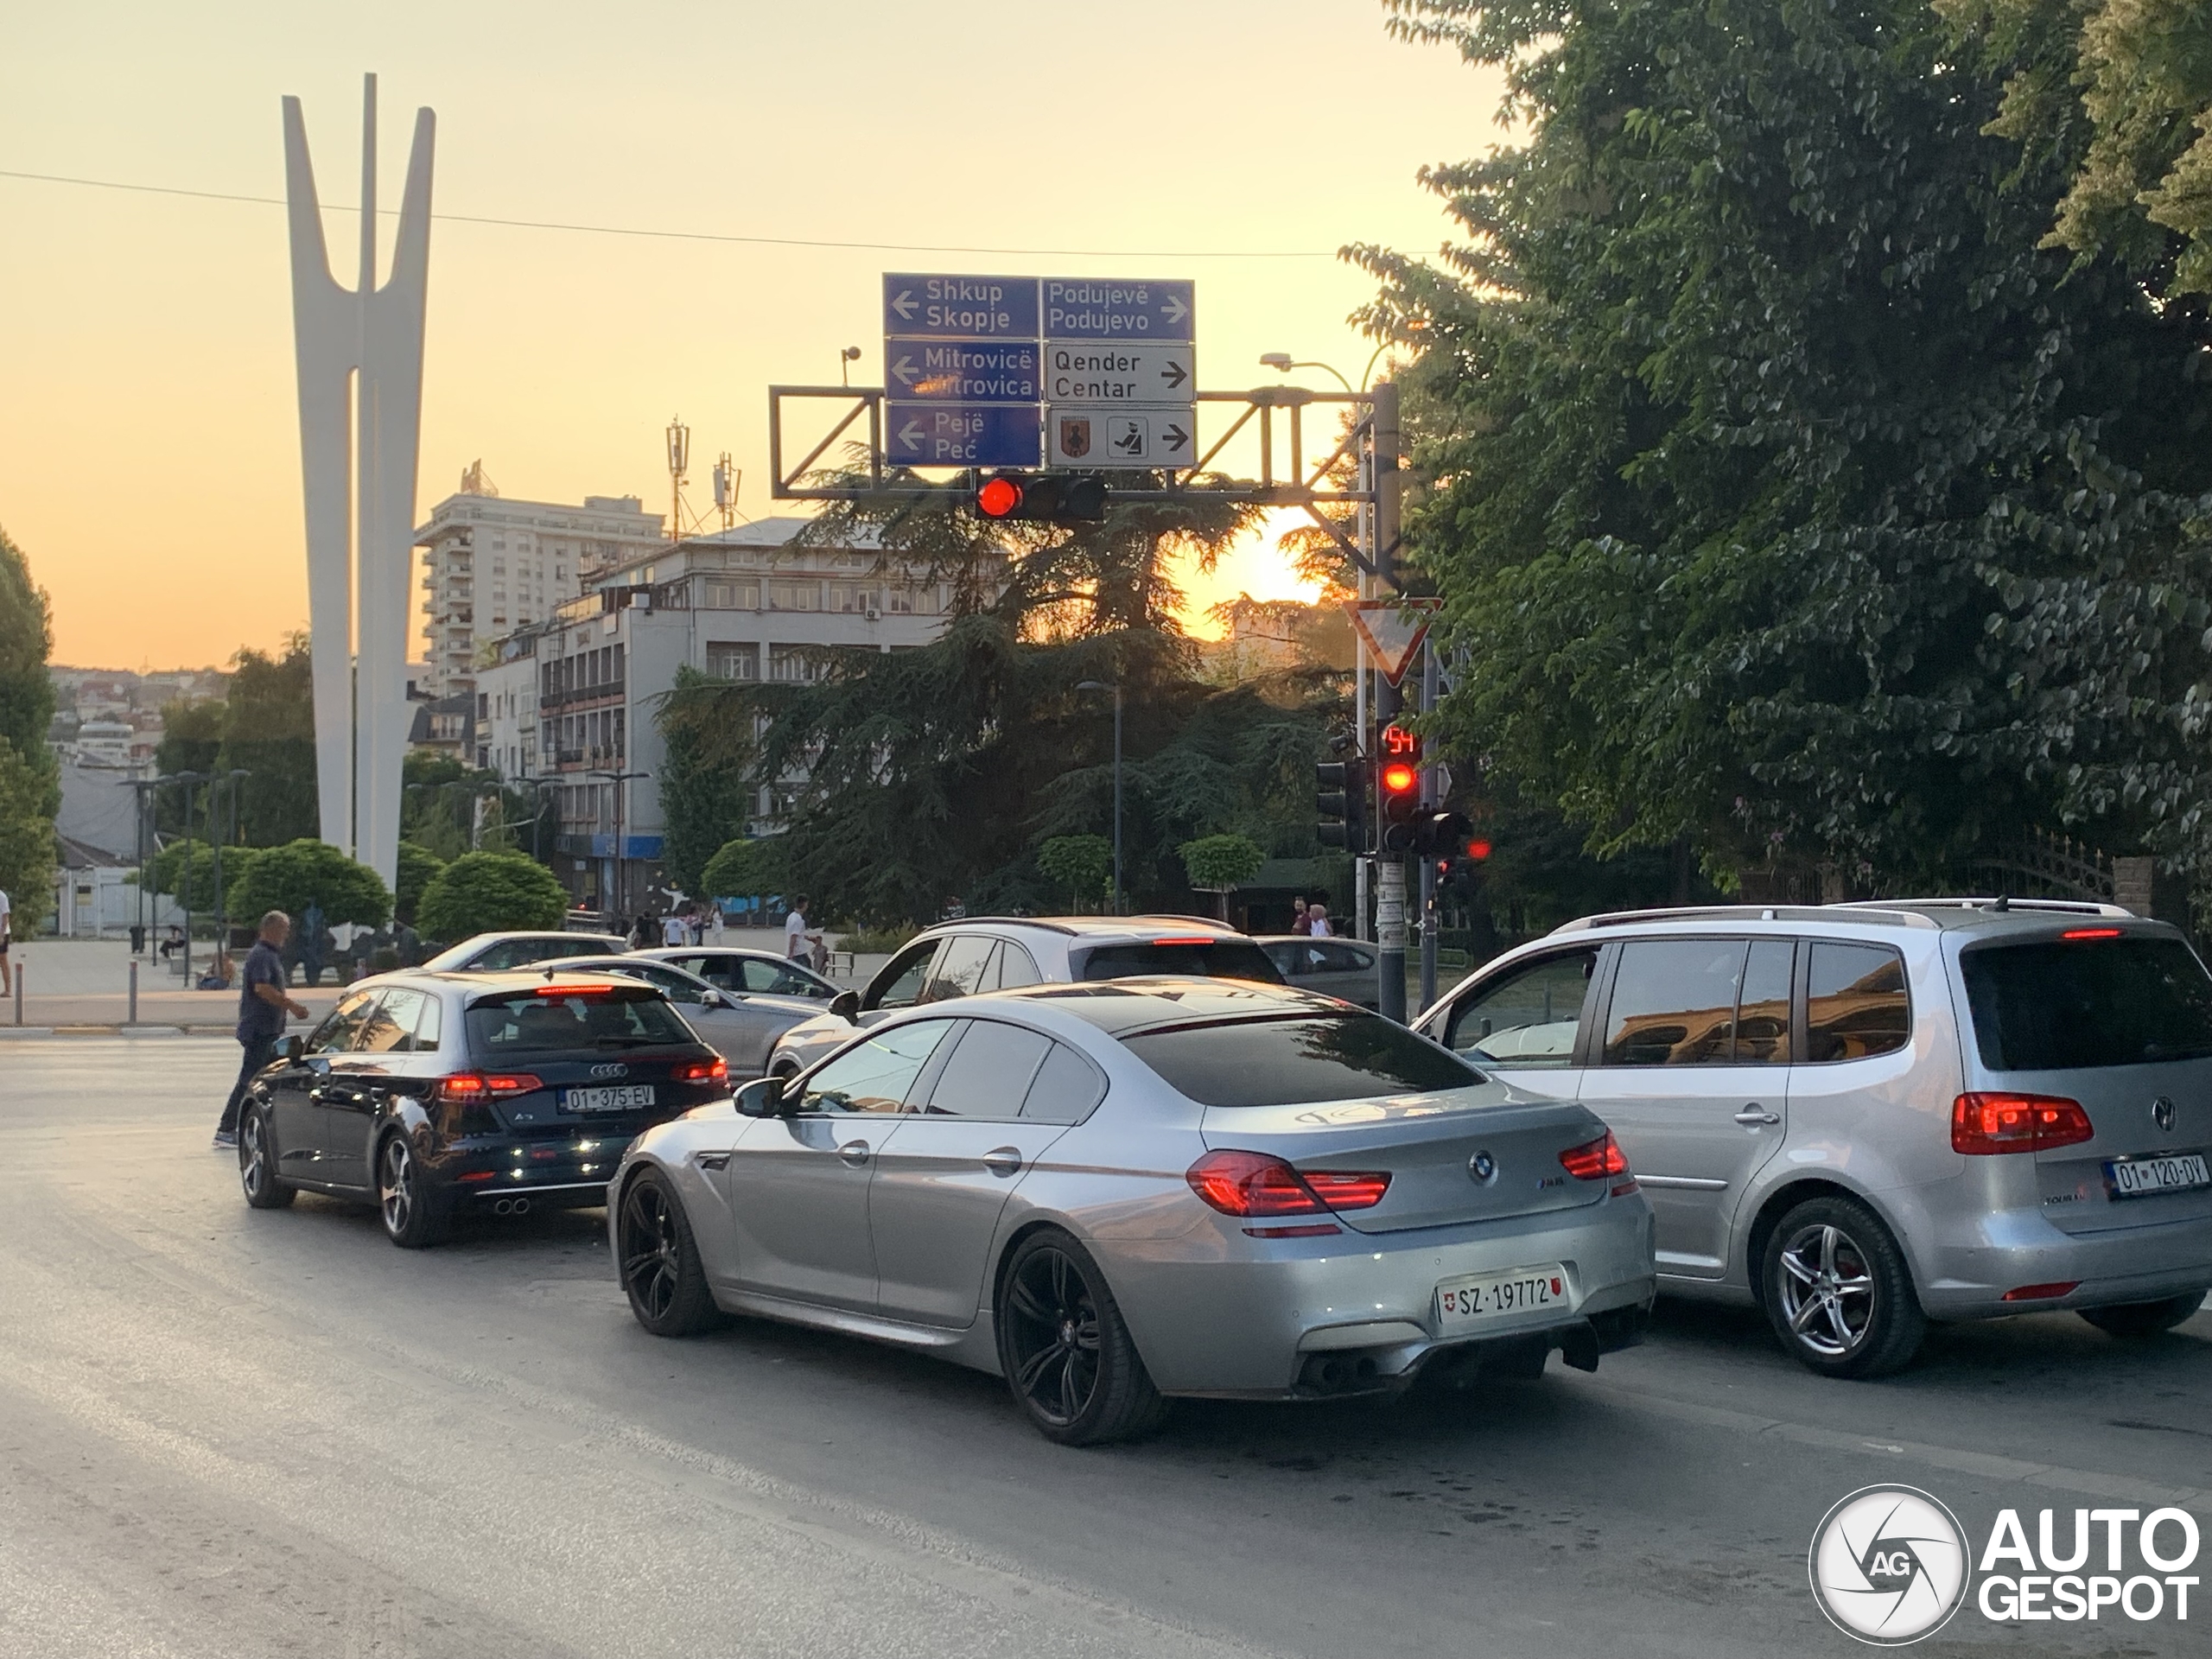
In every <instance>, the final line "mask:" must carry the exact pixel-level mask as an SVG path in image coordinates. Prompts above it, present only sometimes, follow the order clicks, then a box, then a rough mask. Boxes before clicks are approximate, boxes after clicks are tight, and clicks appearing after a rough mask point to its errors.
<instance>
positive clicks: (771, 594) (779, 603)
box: [768, 582, 822, 611]
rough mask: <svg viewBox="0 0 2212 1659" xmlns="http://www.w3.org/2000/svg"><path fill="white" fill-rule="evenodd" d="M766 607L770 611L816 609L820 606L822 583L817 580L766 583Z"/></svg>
mask: <svg viewBox="0 0 2212 1659" xmlns="http://www.w3.org/2000/svg"><path fill="white" fill-rule="evenodd" d="M768 608H769V609H770V610H772V611H818V610H820V609H821V608H822V584H821V583H820V582H770V583H769V584H768Z"/></svg>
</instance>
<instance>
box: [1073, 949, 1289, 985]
mask: <svg viewBox="0 0 2212 1659" xmlns="http://www.w3.org/2000/svg"><path fill="white" fill-rule="evenodd" d="M1145 974H1189V975H1192V976H1195V977H1197V978H1199V979H1256V980H1258V981H1259V982H1261V983H1262V985H1280V984H1281V983H1282V975H1281V972H1279V971H1278V970H1277V969H1276V967H1275V965H1274V963H1272V962H1269V961H1268V953H1267V952H1266V951H1264V950H1261V949H1260V947H1259V946H1258V945H1256V944H1253V943H1252V942H1251V940H1249V939H1194V940H1192V941H1191V942H1190V943H1188V944H1181V943H1171V944H1163V943H1162V942H1160V941H1159V940H1157V939H1148V940H1147V941H1145V942H1144V943H1143V944H1102V945H1100V946H1099V947H1098V948H1097V949H1096V950H1093V951H1092V952H1091V953H1090V955H1089V956H1087V957H1084V959H1083V964H1082V966H1081V968H1080V969H1078V970H1077V976H1078V977H1079V978H1083V979H1134V978H1136V977H1138V976H1141V975H1145Z"/></svg>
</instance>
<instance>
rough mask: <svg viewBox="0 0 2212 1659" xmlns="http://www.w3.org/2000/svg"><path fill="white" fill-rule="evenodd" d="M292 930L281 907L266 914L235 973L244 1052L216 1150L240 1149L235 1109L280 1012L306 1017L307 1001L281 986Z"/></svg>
mask: <svg viewBox="0 0 2212 1659" xmlns="http://www.w3.org/2000/svg"><path fill="white" fill-rule="evenodd" d="M291 931H292V918H290V917H289V916H287V915H286V914H285V913H284V912H283V911H281V910H272V911H270V912H269V913H268V914H267V915H265V916H264V917H263V918H261V937H260V938H257V939H256V940H255V941H254V944H253V954H252V955H251V956H250V957H247V958H246V959H245V972H244V973H243V974H241V975H240V976H238V1046H240V1047H241V1048H243V1049H245V1058H244V1059H243V1060H242V1061H241V1062H240V1063H239V1065H238V1082H237V1083H236V1084H233V1085H232V1089H231V1097H230V1099H229V1100H228V1101H227V1102H226V1103H225V1104H224V1106H223V1121H222V1122H219V1123H218V1124H217V1125H216V1126H215V1141H214V1147H215V1150H216V1151H218V1152H235V1151H236V1150H237V1149H238V1109H239V1108H240V1107H242V1106H244V1105H245V1091H246V1090H247V1088H248V1087H249V1086H251V1084H252V1082H253V1077H254V1073H256V1072H257V1071H260V1070H261V1068H262V1067H263V1066H264V1065H268V1064H269V1061H270V1057H271V1056H272V1055H273V1054H274V1053H275V1052H276V1048H277V1039H278V1038H279V1037H282V1036H283V1034H284V1016H285V1015H286V1014H290V1015H291V1016H292V1017H293V1018H294V1019H296V1020H304V1019H306V1018H307V1017H308V1011H307V1006H306V1004H304V1003H301V1002H295V1001H293V1000H292V999H291V997H290V996H289V995H286V993H285V990H284V955H283V952H284V941H285V940H286V939H287V938H289V937H290V935H291Z"/></svg>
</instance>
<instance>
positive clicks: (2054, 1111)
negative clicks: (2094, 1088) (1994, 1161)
mask: <svg viewBox="0 0 2212 1659" xmlns="http://www.w3.org/2000/svg"><path fill="white" fill-rule="evenodd" d="M2096 1133H2097V1132H2096V1129H2095V1128H2094V1126H2092V1125H2091V1123H2090V1122H2089V1115H2088V1113H2087V1112H2085V1111H2083V1110H2082V1103H2081V1102H2080V1101H2078V1100H2068V1099H2067V1098H2066V1097H2065V1096H2063V1095H2001V1094H1971V1095H1961V1096H1959V1097H1958V1099H1956V1100H1955V1101H1954V1102H1952V1103H1951V1150H1952V1151H1953V1152H1963V1153H1966V1154H1968V1155H1970V1156H1974V1157H1986V1156H1988V1155H1990V1154H1995V1153H2002V1152H2043V1151H2046V1150H2048V1149H2049V1148H2050V1147H2071V1146H2078V1145H2079V1144H2080V1143H2081V1142H2082V1141H2090V1140H2094V1139H2095V1138H2096Z"/></svg>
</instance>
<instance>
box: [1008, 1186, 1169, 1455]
mask: <svg viewBox="0 0 2212 1659" xmlns="http://www.w3.org/2000/svg"><path fill="white" fill-rule="evenodd" d="M998 1339H999V1365H1000V1369H1001V1370H1002V1371H1004V1373H1005V1374H1006V1380H1007V1387H1008V1388H1009V1389H1012V1390H1013V1392H1014V1398H1015V1400H1017V1401H1018V1402H1020V1405H1021V1408H1022V1409H1023V1410H1024V1411H1026V1412H1027V1413H1028V1414H1029V1421H1031V1422H1033V1423H1034V1424H1035V1425H1036V1426H1037V1427H1038V1429H1039V1432H1040V1433H1043V1434H1044V1435H1045V1437H1046V1439H1047V1440H1057V1441H1058V1442H1059V1443H1060V1444H1061V1445H1062V1446H1102V1445H1105V1444H1107V1443H1109V1442H1110V1441H1114V1440H1133V1439H1135V1437H1137V1436H1138V1435H1141V1434H1145V1433H1150V1432H1151V1431H1152V1430H1153V1429H1154V1428H1156V1427H1159V1426H1160V1421H1161V1420H1162V1419H1163V1418H1164V1417H1165V1416H1166V1409H1167V1402H1166V1401H1164V1400H1162V1399H1161V1398H1160V1391H1159V1390H1158V1389H1155V1388H1154V1387H1153V1385H1152V1377H1151V1376H1150V1375H1149V1374H1148V1373H1147V1371H1146V1370H1145V1368H1144V1361H1143V1360H1142V1359H1141V1358H1140V1357H1138V1354H1137V1350H1136V1344H1135V1342H1134V1341H1132V1340H1131V1339H1130V1337H1129V1329H1128V1325H1125V1324H1124V1323H1122V1310H1121V1308H1120V1306H1118V1305H1117V1304H1116V1302H1115V1300H1114V1294H1113V1292H1111V1291H1110V1290H1109V1289H1108V1288H1107V1287H1106V1279H1105V1275H1104V1274H1102V1273H1100V1272H1099V1270H1098V1264H1097V1263H1096V1262H1093V1261H1092V1260H1091V1259H1090V1252H1089V1251H1088V1250H1086V1249H1084V1248H1083V1246H1082V1245H1080V1244H1078V1243H1077V1242H1076V1241H1075V1240H1074V1239H1073V1238H1071V1237H1070V1236H1068V1235H1067V1234H1065V1233H1064V1232H1060V1231H1058V1230H1044V1231H1040V1232H1035V1233H1032V1234H1031V1235H1030V1236H1028V1237H1027V1238H1025V1239H1024V1240H1022V1242H1021V1243H1020V1245H1019V1246H1017V1247H1016V1249H1015V1250H1014V1255H1013V1257H1012V1258H1011V1259H1010V1260H1009V1261H1008V1262H1007V1268H1006V1273H1005V1274H1004V1276H1003V1277H1002V1278H1001V1281H1000V1283H999V1296H998Z"/></svg>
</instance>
